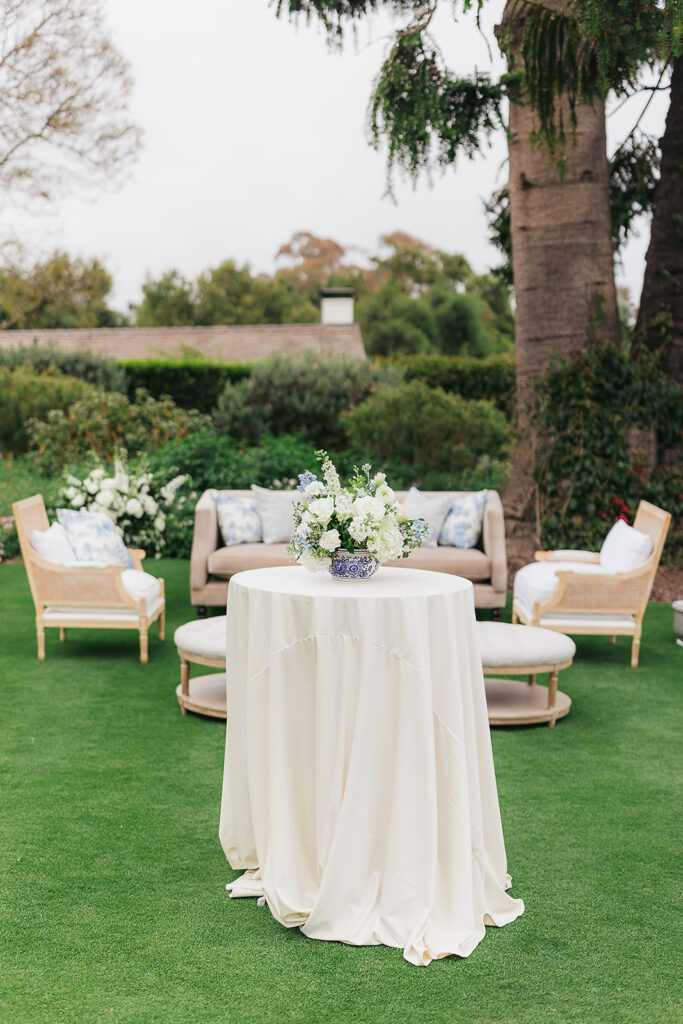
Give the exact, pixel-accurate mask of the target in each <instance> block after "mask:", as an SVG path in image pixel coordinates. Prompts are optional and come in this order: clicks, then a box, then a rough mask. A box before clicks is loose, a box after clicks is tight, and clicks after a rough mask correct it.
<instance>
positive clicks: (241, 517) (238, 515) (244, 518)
mask: <svg viewBox="0 0 683 1024" xmlns="http://www.w3.org/2000/svg"><path fill="white" fill-rule="evenodd" d="M209 493H210V494H211V497H212V498H213V500H214V504H215V506H216V515H217V517H218V529H219V530H220V532H221V537H222V538H223V543H224V544H225V546H226V547H231V546H232V545H233V544H254V543H257V542H258V541H261V540H263V527H262V526H261V516H260V515H259V511H258V506H257V504H256V499H255V498H236V497H235V496H234V495H232V494H228V492H227V491H210V492H209Z"/></svg>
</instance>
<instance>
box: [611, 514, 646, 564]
mask: <svg viewBox="0 0 683 1024" xmlns="http://www.w3.org/2000/svg"><path fill="white" fill-rule="evenodd" d="M651 554H652V538H651V537H650V536H649V535H648V534H647V533H641V531H640V530H634V528H633V527H632V526H629V525H628V523H625V522H624V520H623V519H617V521H616V523H615V524H614V526H613V527H612V529H611V530H610V532H609V533H608V534H607V536H606V537H605V540H604V543H603V545H602V547H601V548H600V565H601V566H603V568H605V569H607V570H608V572H629V571H630V570H631V569H637V568H638V566H640V565H642V564H643V562H647V560H648V558H649V557H650V555H651Z"/></svg>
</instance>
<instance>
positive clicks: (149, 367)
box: [121, 359, 252, 413]
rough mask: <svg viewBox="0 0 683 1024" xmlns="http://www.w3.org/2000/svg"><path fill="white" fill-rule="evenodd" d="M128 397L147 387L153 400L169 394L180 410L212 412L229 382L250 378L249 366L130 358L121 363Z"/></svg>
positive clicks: (201, 360) (188, 360)
mask: <svg viewBox="0 0 683 1024" xmlns="http://www.w3.org/2000/svg"><path fill="white" fill-rule="evenodd" d="M121 368H122V371H125V378H126V381H127V389H128V397H129V398H131V399H132V398H134V396H135V392H136V391H137V390H138V388H144V390H145V391H148V392H149V393H150V395H152V397H153V398H161V397H162V396H163V395H169V396H170V398H172V399H173V401H174V402H175V404H176V405H179V406H180V407H181V409H197V410H198V411H199V412H204V413H210V412H212V410H213V409H215V407H216V405H217V404H218V400H219V398H220V396H221V394H222V392H223V389H224V388H225V385H226V384H227V383H229V382H230V383H237V382H238V381H241V380H244V378H245V377H248V376H249V374H250V373H251V370H252V364H250V363H211V362H209V361H208V360H206V359H129V360H124V361H122V363H121Z"/></svg>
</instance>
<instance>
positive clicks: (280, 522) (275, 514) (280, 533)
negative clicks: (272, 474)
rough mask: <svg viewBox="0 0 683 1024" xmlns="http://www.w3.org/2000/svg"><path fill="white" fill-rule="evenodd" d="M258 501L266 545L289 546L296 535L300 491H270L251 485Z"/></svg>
mask: <svg viewBox="0 0 683 1024" xmlns="http://www.w3.org/2000/svg"><path fill="white" fill-rule="evenodd" d="M251 489H252V491H253V493H254V498H255V499H256V505H257V506H258V512H259V516H260V517H261V525H262V527H263V542H264V544H283V543H284V544H288V543H289V542H290V540H291V539H292V534H293V533H294V509H293V507H292V506H293V504H294V502H295V501H298V500H300V498H301V494H300V493H299V492H298V491H269V490H268V488H267V487H258V486H257V485H256V484H252V485H251Z"/></svg>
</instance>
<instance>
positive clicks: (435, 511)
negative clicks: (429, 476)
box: [401, 487, 455, 548]
mask: <svg viewBox="0 0 683 1024" xmlns="http://www.w3.org/2000/svg"><path fill="white" fill-rule="evenodd" d="M454 497H455V496H454V495H452V494H440V495H439V496H438V497H436V498H429V497H427V495H426V494H422V492H421V491H418V489H417V487H411V488H410V490H409V491H408V493H407V494H406V496H405V498H404V499H403V501H402V503H401V504H402V505H403V509H404V511H405V512H406V513H407V514H408V515H409V516H410V518H411V519H424V521H425V522H426V524H427V527H428V529H427V533H426V535H425V536H424V537H423V539H422V547H423V548H435V547H436V542H437V540H438V539H439V534H440V533H441V527H442V526H443V522H444V519H445V518H446V513H447V512H448V509H449V508H450V505H451V501H452V500H453V499H454Z"/></svg>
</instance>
